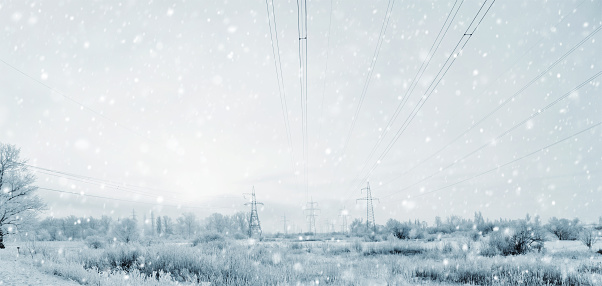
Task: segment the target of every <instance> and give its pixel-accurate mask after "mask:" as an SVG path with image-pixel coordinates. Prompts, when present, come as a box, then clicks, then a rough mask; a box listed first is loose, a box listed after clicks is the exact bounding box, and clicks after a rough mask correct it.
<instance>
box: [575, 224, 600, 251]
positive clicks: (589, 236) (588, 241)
mask: <svg viewBox="0 0 602 286" xmlns="http://www.w3.org/2000/svg"><path fill="white" fill-rule="evenodd" d="M598 234H599V233H598V232H597V231H595V230H591V229H584V230H583V231H582V232H581V234H580V235H579V240H581V242H583V244H585V246H587V247H588V248H589V249H590V250H591V249H592V246H594V244H596V242H598Z"/></svg>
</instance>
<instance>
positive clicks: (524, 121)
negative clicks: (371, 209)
mask: <svg viewBox="0 0 602 286" xmlns="http://www.w3.org/2000/svg"><path fill="white" fill-rule="evenodd" d="M600 75H602V71H599V72H598V73H596V74H595V75H593V76H592V77H590V78H588V79H587V80H585V81H584V82H582V83H581V84H579V85H578V86H576V87H575V88H573V89H571V90H570V91H568V92H567V93H565V94H563V95H562V96H560V97H559V98H557V99H556V100H554V101H552V102H551V103H550V104H548V105H546V106H544V107H543V108H541V109H538V110H537V111H536V112H534V113H533V114H531V115H530V116H529V117H527V118H525V119H524V120H522V121H521V122H519V123H517V124H515V125H514V126H512V127H510V128H509V129H507V130H506V131H504V132H502V134H500V135H498V136H496V137H495V138H494V139H493V140H492V141H491V142H489V143H485V144H483V145H481V146H480V147H478V148H476V149H475V150H473V151H471V152H469V153H468V154H466V155H464V156H463V157H462V158H460V159H456V160H454V161H453V162H452V163H450V164H449V165H447V166H445V167H443V168H439V169H438V170H437V171H436V172H434V173H432V174H430V175H428V176H426V177H424V178H422V179H421V180H419V181H417V182H415V183H413V184H411V185H409V186H407V187H404V188H402V189H401V190H399V191H397V192H395V193H391V194H389V195H385V196H383V197H390V196H393V195H396V194H399V193H401V192H403V191H405V190H408V189H410V188H412V187H414V186H416V185H418V184H420V183H422V182H424V181H426V180H429V179H431V178H432V177H434V176H435V175H437V174H439V173H441V172H443V171H445V170H447V169H449V168H451V167H453V166H455V165H456V164H458V163H460V162H463V161H464V160H466V159H467V158H469V157H470V156H472V155H474V154H476V153H478V152H479V151H481V150H483V149H485V148H487V147H489V146H492V145H495V144H496V143H497V142H498V140H500V139H501V138H502V137H504V136H506V135H508V134H510V133H511V132H512V131H514V130H516V128H518V127H520V126H521V125H523V124H525V123H527V122H528V121H529V120H531V119H533V118H535V117H537V116H539V115H540V114H542V113H544V112H545V111H546V110H548V109H550V108H551V107H552V106H554V105H556V104H557V103H559V102H560V101H562V100H564V99H566V98H567V97H569V96H570V95H571V94H573V93H574V92H575V91H577V90H579V89H580V88H582V87H583V86H585V85H586V84H588V83H590V82H592V81H593V80H594V79H596V78H597V77H599V76H600Z"/></svg>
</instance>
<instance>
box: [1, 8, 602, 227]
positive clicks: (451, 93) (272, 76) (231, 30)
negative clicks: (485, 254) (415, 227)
mask: <svg viewBox="0 0 602 286" xmlns="http://www.w3.org/2000/svg"><path fill="white" fill-rule="evenodd" d="M460 2H461V1H457V2H455V1H437V2H429V1H399V0H398V1H395V4H394V6H393V10H392V13H391V17H390V21H389V23H388V26H387V30H386V33H385V36H384V41H383V43H382V46H381V48H380V49H379V53H378V58H377V60H376V64H375V67H374V70H373V73H372V76H371V78H370V79H371V80H370V82H369V85H368V89H367V92H366V93H365V99H364V101H363V104H362V106H361V109H360V115H359V117H358V120H357V122H356V125H355V128H354V129H353V133H352V134H351V137H350V140H349V142H348V145H347V148H346V150H345V153H343V152H344V145H345V142H346V138H347V134H348V132H349V130H350V127H351V124H352V117H353V116H354V114H355V112H356V109H357V108H358V102H359V101H360V98H361V96H362V89H363V87H364V85H365V84H366V78H367V75H368V73H369V67H370V64H371V61H372V58H373V55H374V52H375V48H376V46H377V43H378V39H379V32H380V29H381V26H382V24H383V19H385V14H386V9H387V3H388V1H351V2H349V1H332V2H331V1H308V3H307V11H308V19H309V20H308V36H307V38H308V42H307V43H308V78H307V81H308V93H307V98H308V107H307V110H308V116H307V118H308V137H307V138H308V148H309V152H308V154H309V155H308V158H309V165H308V182H309V188H308V190H309V191H308V193H307V194H306V192H305V187H304V185H303V176H304V175H303V174H304V168H303V167H302V166H303V162H302V158H303V156H302V143H301V142H302V132H301V130H302V128H301V101H300V98H301V91H300V85H299V78H298V69H299V50H298V44H299V41H298V38H299V36H298V34H297V3H296V2H295V1H287V2H285V1H276V6H275V13H276V20H277V29H278V30H277V32H278V40H279V47H280V57H281V61H282V72H283V76H284V78H283V81H284V91H285V96H286V97H285V98H286V102H287V106H288V112H289V115H288V116H289V119H290V126H291V136H292V141H293V146H292V147H293V148H292V156H293V158H294V160H295V166H292V163H291V155H290V153H289V148H288V141H287V135H286V131H285V124H284V120H283V114H282V109H281V103H280V98H279V93H278V83H277V79H276V70H275V67H274V58H273V56H272V45H271V44H270V34H269V31H270V30H269V26H268V16H267V11H266V3H265V2H264V1H180V2H177V3H166V2H162V1H158V2H153V1H151V3H148V1H144V2H143V1H124V2H117V1H108V2H104V1H103V2H86V3H82V2H81V1H64V2H62V4H59V3H57V2H44V1H41V2H37V1H4V2H3V3H2V4H0V28H2V33H1V34H0V59H1V60H2V61H3V62H1V63H0V75H1V76H0V141H1V142H4V143H10V144H15V145H17V146H19V147H21V150H22V156H23V157H25V158H29V159H30V161H29V162H30V164H32V165H36V166H39V167H43V168H48V169H52V170H58V171H62V172H68V173H74V174H79V175H83V176H90V177H95V178H101V179H105V180H110V181H114V182H120V183H125V184H129V185H138V186H144V187H149V188H153V190H149V189H145V190H144V192H145V194H146V195H140V194H138V195H136V194H132V193H128V192H124V191H121V190H115V189H110V188H104V189H100V188H99V187H98V186H96V185H92V184H86V183H82V182H79V181H70V180H66V179H64V178H62V179H61V178H59V177H56V176H49V175H46V174H43V173H38V185H39V186H40V187H44V188H51V189H56V190H62V191H69V192H77V193H79V192H84V193H86V194H90V195H97V196H106V197H111V198H117V199H123V200H134V201H139V202H146V203H156V202H157V199H158V197H159V196H161V197H162V199H163V200H162V204H164V205H178V204H181V205H183V206H195V207H199V209H185V208H183V209H176V208H173V207H171V206H152V205H145V204H135V203H131V202H123V201H111V200H105V199H98V198H91V197H78V196H74V195H70V194H62V195H61V194H60V193H57V192H51V191H47V190H40V191H39V194H40V195H41V196H42V197H43V198H44V199H45V200H46V201H47V202H48V205H49V211H48V212H47V214H53V215H57V216H65V215H69V214H75V215H93V216H99V215H101V214H111V213H112V214H113V215H115V216H123V215H127V214H129V213H130V212H131V209H132V208H135V209H136V211H137V212H138V213H140V214H141V213H145V212H146V213H148V211H150V209H151V208H153V209H155V211H156V212H157V213H161V214H167V215H173V216H176V215H178V214H180V213H181V212H183V211H194V212H195V213H197V214H198V215H199V216H200V217H204V216H206V215H208V214H210V213H211V212H222V213H227V214H230V213H233V212H235V211H239V210H247V207H245V206H243V204H244V203H245V202H246V200H245V199H244V198H243V196H242V193H244V192H249V191H250V190H251V188H252V186H255V189H256V192H257V196H258V200H259V201H262V202H263V203H265V205H264V207H263V209H262V210H261V211H260V219H261V220H262V222H263V227H264V229H265V230H267V231H274V230H279V229H281V222H280V220H281V216H282V215H284V214H286V216H287V219H289V220H291V221H292V222H293V223H294V224H295V225H296V227H297V228H304V229H305V230H306V229H307V226H306V224H305V220H304V218H305V217H304V212H303V207H304V206H305V202H306V201H307V200H308V199H309V198H308V195H309V196H310V197H312V198H313V199H314V200H315V201H317V202H318V203H319V204H320V206H319V207H320V209H321V215H320V217H319V218H318V222H319V224H322V223H323V222H324V220H326V219H330V220H334V219H338V213H339V210H340V209H342V208H343V207H344V206H346V207H347V208H348V209H349V211H350V214H351V216H352V217H353V218H355V217H363V216H364V215H365V206H364V205H363V204H362V203H361V202H359V203H357V204H356V201H355V199H356V198H359V197H361V196H362V193H360V187H363V186H364V183H362V180H363V179H364V178H366V177H367V178H368V179H369V181H370V184H371V187H372V192H373V195H374V196H375V197H379V198H380V202H375V209H376V220H377V223H379V224H383V223H385V221H386V219H388V218H389V217H393V218H396V219H399V220H407V219H414V218H419V219H423V220H428V221H432V220H433V218H434V217H435V216H437V215H439V216H448V215H452V214H455V215H460V216H465V217H472V214H473V213H474V212H475V211H482V212H483V215H484V216H485V217H488V218H492V219H494V218H499V217H509V218H517V217H524V215H525V214H526V213H527V212H528V213H530V214H532V215H535V214H539V215H541V216H542V217H543V218H544V219H547V218H548V217H550V216H558V217H569V218H572V217H579V218H581V219H583V220H585V221H593V220H597V218H598V216H601V215H602V212H600V208H599V206H600V204H601V203H602V179H601V176H600V174H601V171H602V166H601V163H602V144H601V143H602V136H601V134H602V133H601V132H602V126H600V127H595V128H593V129H591V130H589V131H587V132H584V133H582V134H580V135H578V136H576V137H574V138H571V139H570V140H567V141H565V142H562V143H559V144H558V145H555V146H553V147H550V148H549V149H547V150H545V151H543V152H539V153H536V154H534V155H532V156H530V157H527V158H525V159H522V160H520V161H518V162H516V163H513V164H510V165H508V166H505V167H502V168H500V169H499V170H497V171H494V172H491V173H488V174H485V175H482V176H479V177H476V178H474V179H470V180H467V181H465V182H463V183H459V184H457V185H455V186H453V187H449V188H445V189H440V188H441V187H444V186H447V185H450V184H453V183H455V182H457V181H460V180H464V179H467V178H471V177H473V176H475V175H477V174H479V173H482V172H484V171H487V170H489V169H491V168H494V167H496V166H498V165H502V164H505V163H506V162H510V161H512V160H513V159H516V158H519V157H521V156H523V155H526V154H529V153H531V152H533V151H536V150H539V149H541V148H543V147H544V146H547V145H550V144H553V143H554V142H556V141H558V140H561V139H563V138H565V137H567V136H571V135H573V134H575V133H577V132H579V131H582V130H584V129H586V128H588V127H591V126H593V125H595V124H596V123H598V122H600V121H601V120H602V117H601V116H600V115H599V114H600V112H602V98H601V96H600V91H601V88H600V81H601V78H600V77H598V78H596V79H594V80H593V81H591V82H589V83H586V84H585V85H584V86H583V87H581V88H580V89H579V90H578V91H576V92H573V93H571V94H570V96H568V97H566V98H565V99H563V100H562V101H560V102H558V103H556V104H554V105H553V106H551V107H550V108H549V109H547V110H545V111H543V112H542V113H541V114H539V115H536V116H535V117H534V118H533V119H532V120H529V121H528V122H526V123H525V124H522V125H520V126H518V127H517V128H516V129H514V130H512V131H511V132H510V133H508V134H507V135H505V136H503V137H501V138H499V140H496V142H495V144H492V145H490V146H487V147H485V148H483V149H481V150H480V151H478V152H475V153H474V154H473V155H471V156H469V157H468V158H466V160H464V161H460V162H458V163H457V164H454V165H453V166H451V167H449V168H446V169H444V170H443V171H442V172H440V173H436V172H437V171H438V170H439V169H440V168H445V167H446V166H448V165H450V164H452V163H453V162H454V160H457V159H460V158H462V157H464V156H465V155H467V154H470V153H471V152H473V151H475V150H477V148H479V147H480V146H483V144H486V143H488V142H492V140H493V139H494V138H496V137H498V136H500V135H501V134H503V133H504V132H505V131H506V130H508V129H510V128H512V127H513V126H514V125H515V124H518V123H520V122H522V121H523V120H524V119H526V118H528V117H529V116H531V115H532V114H533V113H534V112H536V111H537V110H539V109H542V108H544V107H545V106H546V105H548V104H550V103H552V102H553V101H554V100H556V99H557V98H560V97H561V96H563V95H564V94H566V93H568V92H570V91H571V90H572V89H574V88H575V87H577V86H578V85H580V84H581V83H582V82H585V81H586V80H587V79H588V78H590V77H592V76H594V75H596V74H597V73H598V72H600V71H601V70H602V57H601V56H600V51H601V50H602V39H601V38H600V35H601V33H598V32H597V31H596V29H597V28H598V27H600V26H601V25H602V22H601V20H602V13H600V11H602V2H600V1H589V0H585V1H582V0H577V1H564V0H562V1H560V0H559V1H526V2H525V3H520V2H518V1H510V2H504V1H496V2H495V3H494V5H493V6H492V8H491V9H490V10H489V12H488V13H487V15H486V16H485V18H484V19H483V21H482V22H481V24H480V25H479V26H478V29H477V30H476V32H475V33H474V35H473V36H472V37H470V41H469V42H468V43H467V44H466V47H465V49H464V50H463V52H462V54H461V55H459V56H458V57H457V59H456V60H455V61H454V63H453V65H452V66H451V68H450V69H449V71H448V72H447V73H446V74H445V76H444V77H443V80H442V81H441V82H440V83H439V84H438V86H437V88H436V90H435V91H434V92H433V93H432V95H431V96H430V97H429V98H428V101H426V104H424V106H423V107H422V108H421V109H420V112H419V113H418V114H417V116H416V117H415V118H414V119H413V121H411V124H410V125H409V127H408V128H407V130H405V132H404V133H403V134H401V136H400V137H399V140H398V141H397V142H396V143H395V144H394V145H392V148H391V150H390V152H388V153H386V155H385V156H383V158H382V160H381V162H380V163H379V164H378V166H377V167H376V168H375V169H374V171H373V172H371V173H370V174H369V176H368V172H367V170H368V169H370V168H371V167H372V166H374V164H375V162H376V158H377V157H378V156H379V155H381V154H383V152H384V150H385V147H386V146H387V145H388V144H389V142H391V140H392V138H393V135H394V134H395V132H396V131H397V130H398V129H399V128H400V127H401V126H402V123H403V122H404V120H406V118H408V116H409V114H410V112H411V110H412V109H413V108H414V106H415V105H416V104H418V102H419V100H420V97H421V96H422V95H424V94H425V92H426V91H427V88H428V86H429V85H430V84H431V82H433V80H434V79H435V77H436V75H437V73H438V72H439V70H441V69H442V67H443V65H444V63H445V61H446V59H447V58H448V56H449V55H450V53H451V52H452V50H453V48H454V46H455V45H456V43H457V42H458V41H459V40H460V39H461V38H462V37H463V34H464V31H465V30H466V29H467V27H468V26H469V24H470V22H471V20H472V19H473V17H474V16H475V14H476V13H477V11H479V8H480V7H481V6H480V5H482V2H479V1H471V0H466V1H464V2H463V3H462V6H460V10H459V12H458V14H457V16H456V17H455V18H454V21H453V22H452V25H451V27H450V29H449V30H448V32H447V34H446V35H445V38H444V39H443V41H442V43H441V46H440V47H439V48H438V49H437V52H436V53H435V54H434V56H433V58H432V60H431V61H430V63H429V65H428V67H427V69H426V71H425V72H424V74H423V75H422V77H421V80H420V81H419V83H418V85H417V86H416V88H415V89H414V90H413V92H412V93H411V94H410V95H409V98H408V101H407V104H406V105H405V106H404V108H403V109H402V111H401V113H400V114H399V116H398V118H397V119H396V120H395V121H394V123H393V125H392V126H391V127H390V132H388V133H387V134H386V135H385V137H384V138H383V140H382V143H381V144H380V145H379V147H378V148H377V149H376V152H375V156H373V157H372V158H370V159H369V158H368V155H369V154H370V151H371V150H372V148H373V147H374V146H375V144H377V141H378V140H379V136H381V135H382V130H383V129H384V128H386V125H387V122H389V120H390V119H391V117H392V116H393V115H394V113H395V110H396V108H397V107H398V105H399V104H400V102H402V101H403V99H404V95H405V94H406V92H407V90H408V89H409V87H410V84H411V83H412V79H413V78H414V77H415V75H416V74H417V73H418V71H419V68H420V67H421V65H422V64H423V62H424V60H425V59H426V58H427V55H428V52H429V49H430V48H431V45H432V44H433V42H434V41H435V38H436V37H437V35H438V33H439V31H440V29H441V27H442V26H443V23H444V21H445V20H446V17H447V16H448V14H449V12H450V11H451V10H452V6H454V3H457V4H459V3H460ZM490 3H491V2H490V1H489V2H487V3H485V6H484V7H485V8H484V9H483V10H482V11H481V14H480V15H483V14H482V13H483V12H484V11H485V10H486V9H487V8H488V7H489V5H490ZM331 4H332V11H331ZM455 7H456V8H457V6H455ZM453 11H455V9H454V10H453ZM452 16H453V15H452ZM331 17H332V18H331ZM330 19H331V20H330ZM478 19H480V18H478ZM330 21H331V22H330ZM329 22H330V23H331V26H330V33H329ZM272 25H273V23H272ZM473 25H474V24H473ZM473 27H474V26H473ZM592 32H595V34H593V36H591V37H590V38H587V40H586V41H584V42H583V43H582V44H581V45H580V46H579V47H578V48H577V49H576V50H574V51H573V52H571V53H570V54H568V55H567V56H566V57H564V58H563V59H562V60H561V61H560V62H558V63H557V64H556V65H555V66H554V67H553V68H551V69H550V70H549V71H548V72H547V73H546V74H545V75H544V76H543V77H541V78H537V77H538V75H540V74H541V73H542V72H543V71H545V70H547V69H548V68H549V67H550V66H551V65H552V64H554V63H555V62H556V61H557V60H558V59H559V58H561V57H563V56H564V55H565V54H566V53H567V52H569V51H570V50H571V48H573V47H574V46H576V45H577V44H579V43H580V42H581V41H582V40H584V39H585V38H586V37H588V35H590V33H592ZM464 37H466V36H464ZM326 64H328V70H327V71H326ZM9 65H10V66H13V67H14V68H16V69H18V70H19V71H21V72H22V73H24V74H26V75H28V76H30V77H32V78H33V79H32V78H28V77H27V76H25V75H24V74H22V73H20V72H19V71H17V70H15V69H14V68H12V67H10V66H9ZM533 79H536V80H535V82H533V83H532V84H529V82H531V81H532V80H533ZM527 85H528V87H527V88H526V89H524V90H522V92H520V93H519V91H521V89H523V87H525V86H527ZM49 87H51V88H52V89H54V90H52V89H50V88H49ZM513 94H517V96H516V97H515V99H514V100H513V101H511V102H509V103H508V104H506V105H505V106H504V107H502V108H501V109H499V110H498V111H497V112H496V113H494V114H493V115H492V116H491V117H490V118H488V119H487V120H485V121H483V122H482V123H480V124H479V125H478V126H476V127H475V128H474V129H473V130H471V131H470V132H469V133H467V134H466V135H465V136H464V137H462V138H461V139H460V140H458V141H456V142H455V143H454V144H452V145H450V146H449V148H446V149H445V150H444V151H442V152H441V153H440V154H438V155H437V156H436V157H435V158H433V159H430V160H428V161H426V162H424V163H423V164H421V165H420V166H418V167H416V168H413V169H411V168H412V167H414V166H416V164H419V163H421V162H422V161H423V160H424V159H426V158H428V157H429V156H430V155H431V154H433V153H434V152H435V151H437V150H439V149H441V148H442V147H444V146H446V145H447V144H448V143H449V142H451V141H452V140H453V139H454V138H456V137H457V136H458V135H460V134H462V132H464V131H465V130H466V129H468V128H469V127H470V126H471V124H473V123H475V122H478V121H479V120H480V119H481V118H483V117H484V116H485V115H487V114H488V113H490V112H492V111H493V110H494V108H496V106H498V105H499V104H500V103H501V102H503V100H505V99H506V98H509V97H510V96H512V95H513ZM69 98H71V99H73V100H74V101H76V102H79V103H81V104H82V105H83V106H84V107H82V106H80V104H77V103H74V102H73V101H72V100H70V99H69ZM322 103H323V104H322ZM99 114H102V116H99ZM408 170H411V171H410V172H408ZM425 177H429V178H428V179H426V180H424V181H423V182H420V183H417V182H419V181H421V179H423V178H425ZM396 178H397V179H396ZM394 179H395V180H394ZM408 186H411V187H410V188H408ZM159 190H162V191H159ZM431 191H435V192H433V193H429V194H425V195H423V196H420V197H415V196H416V195H420V194H421V193H424V192H431ZM204 206H209V207H211V208H207V209H201V207H204Z"/></svg>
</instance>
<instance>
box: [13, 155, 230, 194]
mask: <svg viewBox="0 0 602 286" xmlns="http://www.w3.org/2000/svg"><path fill="white" fill-rule="evenodd" d="M15 163H17V164H19V165H22V166H24V167H27V168H30V169H33V170H34V172H36V173H41V174H45V175H49V176H53V177H59V178H63V179H67V180H71V181H77V182H82V183H86V184H92V185H96V186H99V187H100V188H101V189H104V188H109V189H113V190H118V191H123V192H128V193H133V194H137V195H142V196H147V197H153V198H157V197H161V196H164V195H165V194H170V193H172V194H173V193H174V192H172V191H168V190H162V189H156V188H150V187H142V186H136V185H129V184H125V183H119V182H115V181H111V180H106V179H99V178H94V177H88V176H83V175H78V174H73V173H68V172H63V171H57V170H52V169H48V168H42V167H37V166H33V165H29V164H25V163H22V162H15ZM148 190H150V191H154V192H160V193H151V192H149V191H148ZM206 197H212V198H234V197H233V196H206ZM168 199H169V200H171V201H177V202H183V201H180V200H177V199H174V198H168Z"/></svg>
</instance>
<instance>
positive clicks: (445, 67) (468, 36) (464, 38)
mask: <svg viewBox="0 0 602 286" xmlns="http://www.w3.org/2000/svg"><path fill="white" fill-rule="evenodd" d="M486 3H487V1H485V3H483V5H482V6H481V8H480V9H479V11H478V12H477V13H476V15H475V16H474V18H473V20H472V21H471V23H470V25H469V26H468V27H467V28H466V31H465V32H464V34H463V35H462V36H461V37H460V40H459V41H458V43H457V44H456V46H455V47H454V49H453V50H452V52H451V54H450V55H449V57H448V58H447V60H446V61H445V63H444V64H443V66H442V67H441V69H440V70H439V72H438V73H437V76H435V78H434V79H433V81H432V82H431V84H430V85H429V87H428V88H427V90H426V91H425V93H424V95H423V96H422V97H421V98H420V100H419V101H418V102H417V103H416V105H415V106H414V108H413V110H412V112H410V115H408V117H407V118H406V120H405V121H404V122H403V124H402V126H401V127H400V128H399V129H398V131H397V133H396V134H395V136H394V137H393V139H392V140H391V141H390V142H389V144H388V145H387V147H386V148H385V150H384V151H383V152H382V153H381V155H380V156H379V157H378V159H377V160H376V162H375V163H374V164H373V166H372V167H371V168H370V170H369V171H368V173H367V174H366V175H365V176H364V177H363V179H362V180H361V181H359V183H358V184H357V186H358V187H356V189H357V188H359V185H360V184H362V183H363V182H365V181H366V180H367V178H368V177H370V175H371V174H372V172H373V171H374V170H375V169H376V167H378V165H379V164H380V162H381V161H382V160H383V159H384V158H385V156H387V154H388V153H389V151H390V150H391V149H392V148H393V146H394V145H395V143H396V142H397V140H398V139H399V137H400V136H401V135H402V134H403V132H404V131H405V130H406V129H407V127H408V126H409V125H410V123H411V122H412V120H413V119H414V118H415V117H416V114H418V112H419V111H420V109H421V108H422V106H424V104H425V103H426V101H427V100H428V99H429V98H430V97H431V95H432V94H433V92H434V91H435V89H436V87H437V86H438V85H439V83H440V82H441V80H442V79H443V77H445V75H446V74H447V72H448V71H449V69H450V68H451V66H452V65H453V64H454V62H455V61H456V59H457V58H458V55H460V54H461V53H462V50H463V49H464V47H465V46H466V44H467V43H468V41H469V40H470V39H471V38H472V35H473V34H474V32H475V31H476V30H477V28H478V27H479V25H480V24H481V22H482V20H483V18H485V16H486V15H487V13H488V12H489V10H490V9H491V7H492V6H493V4H494V3H495V0H493V1H492V2H491V4H490V5H489V8H488V9H487V10H486V11H485V13H483V15H482V17H481V20H480V21H479V22H478V23H477V24H476V25H475V26H474V28H473V29H472V31H471V32H470V33H469V31H470V29H471V27H472V25H473V23H474V22H475V20H476V19H477V18H478V17H479V14H481V10H482V9H483V7H485V4H486ZM462 42H464V43H463V44H462ZM461 44H462V48H461V49H460V50H459V52H457V53H456V50H457V49H458V47H459V46H460V45H461ZM451 58H453V60H452V61H451V62H450V61H449V60H450V59H451ZM448 62H449V65H448ZM443 70H445V71H444V72H443V73H441V72H442V71H443ZM439 75H441V76H440V77H439ZM429 90H430V91H429Z"/></svg>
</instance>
